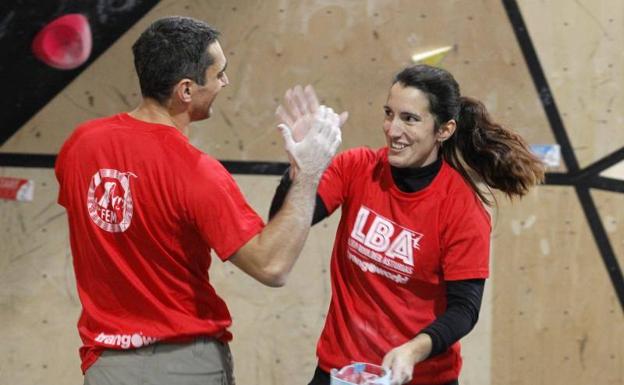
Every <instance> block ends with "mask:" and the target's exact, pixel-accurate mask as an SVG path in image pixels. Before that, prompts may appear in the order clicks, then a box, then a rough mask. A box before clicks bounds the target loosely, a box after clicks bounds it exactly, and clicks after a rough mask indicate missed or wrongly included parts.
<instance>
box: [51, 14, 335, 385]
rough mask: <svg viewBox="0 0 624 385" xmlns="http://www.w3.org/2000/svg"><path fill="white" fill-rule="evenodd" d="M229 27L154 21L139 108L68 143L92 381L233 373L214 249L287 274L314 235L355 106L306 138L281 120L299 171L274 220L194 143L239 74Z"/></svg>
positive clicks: (214, 379) (83, 330)
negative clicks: (316, 214) (318, 199)
mask: <svg viewBox="0 0 624 385" xmlns="http://www.w3.org/2000/svg"><path fill="white" fill-rule="evenodd" d="M217 37H218V32H217V31H215V30H214V29H212V28H211V27H210V26H208V25H207V24H206V23H203V22H201V21H198V20H194V19H191V18H183V17H168V18H164V19H161V20H158V21H156V22H154V23H153V24H152V25H151V26H150V27H149V28H148V29H147V30H146V31H145V32H143V34H141V36H140V37H139V39H138V40H137V41H136V43H135V44H134V46H133V53H134V57H135V67H136V71H137V74H138V77H139V82H140V86H141V93H142V95H143V101H142V102H141V104H140V105H139V107H138V108H137V109H135V110H134V111H132V112H130V113H121V114H118V115H115V116H112V117H107V118H103V119H97V120H93V121H89V122H86V123H84V124H82V125H81V126H79V127H78V128H77V129H76V130H75V131H74V133H73V134H72V135H71V137H70V138H69V139H68V140H67V142H66V143H65V144H64V145H63V148H62V149H61V152H60V153H59V156H58V160H57V164H56V168H55V171H56V175H57V179H58V181H59V184H60V191H59V203H60V204H61V205H63V206H64V207H66V209H67V214H68V221H69V228H70V239H71V248H72V253H73V257H74V270H75V274H76V281H77V286H78V294H79V296H80V300H81V303H82V307H83V311H82V314H81V317H80V320H79V322H78V330H79V333H80V336H81V338H82V341H83V346H82V347H81V349H80V355H81V359H82V370H83V372H84V373H85V384H125V383H132V384H135V383H137V384H179V383H184V384H195V383H197V384H199V383H201V384H224V383H225V384H232V383H233V378H232V367H231V360H230V354H229V349H228V346H227V342H228V341H229V340H231V338H232V335H231V334H230V332H229V331H228V330H227V328H228V327H229V326H230V324H231V317H230V314H229V312H228V309H227V307H226V305H225V302H224V301H223V300H222V299H221V298H220V297H219V296H218V295H217V294H216V293H215V291H214V289H213V288H212V286H211V285H210V283H209V280H208V274H207V270H208V268H209V266H210V251H211V250H214V251H215V253H216V254H217V255H218V256H219V258H221V259H222V260H224V261H226V260H227V261H230V262H232V263H233V264H234V265H236V266H237V267H238V268H240V269H241V270H243V271H244V272H245V273H247V274H249V275H250V276H252V277H253V278H255V279H257V280H258V281H260V282H262V283H263V284H266V285H269V286H281V285H283V284H284V281H285V279H286V276H287V274H288V272H289V271H290V269H291V268H292V266H293V264H294V262H295V260H296V258H297V256H298V255H299V253H300V251H301V249H302V246H303V243H304V241H305V238H306V237H307V234H308V231H309V227H310V224H311V219H312V211H313V207H314V200H315V193H316V187H317V185H318V182H319V178H320V176H321V174H322V173H323V171H324V169H325V168H326V166H327V164H328V163H329V161H330V159H331V157H332V156H333V155H334V153H335V152H336V149H337V147H338V146H339V144H340V127H339V126H340V125H341V124H342V123H343V120H344V119H340V118H339V117H338V115H336V114H335V113H334V112H333V111H332V110H331V109H328V108H326V107H323V106H321V107H320V108H319V109H318V110H317V112H316V114H314V116H313V117H312V116H311V115H310V118H309V119H308V120H307V121H306V122H305V123H304V124H307V125H308V128H309V129H310V131H309V134H307V135H306V136H305V138H303V140H301V141H299V138H297V142H295V141H294V140H293V138H292V136H291V132H290V129H289V128H288V127H286V126H281V130H282V134H283V136H284V139H285V141H286V148H287V151H288V154H289V157H291V159H293V160H294V161H295V163H296V165H297V166H298V173H297V177H296V178H295V180H294V182H293V186H292V188H291V191H290V193H289V195H288V198H287V200H286V202H285V204H284V207H283V208H282V209H281V210H280V212H279V213H278V214H277V215H276V216H275V218H274V219H272V220H271V221H270V222H269V223H268V224H266V226H265V225H264V223H263V222H262V220H261V219H260V218H259V217H258V215H257V214H256V213H255V212H254V211H253V210H252V209H251V208H250V207H249V205H248V204H247V203H246V201H245V199H244V198H243V196H242V194H241V192H240V191H239V189H238V187H237V186H236V183H235V182H234V180H233V179H232V177H231V175H230V174H229V173H228V172H227V171H226V170H225V169H224V168H223V167H222V166H221V164H220V163H219V162H218V161H216V160H215V159H213V158H211V157H210V156H208V155H206V154H204V153H202V152H201V151H199V150H198V149H196V148H194V147H193V146H192V145H191V144H190V143H189V142H188V138H187V135H188V130H189V124H190V123H191V122H193V121H198V120H202V119H206V118H208V117H210V115H211V111H212V103H213V101H214V100H215V97H216V96H217V94H218V93H219V91H220V90H221V89H222V88H223V87H225V86H226V85H227V84H228V83H229V80H228V77H227V75H226V73H225V68H226V65H227V61H226V58H225V56H224V54H223V50H222V49H221V46H220V44H219V42H218V40H217ZM308 92H311V90H310V89H308Z"/></svg>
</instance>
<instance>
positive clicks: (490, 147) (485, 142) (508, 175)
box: [441, 97, 544, 206]
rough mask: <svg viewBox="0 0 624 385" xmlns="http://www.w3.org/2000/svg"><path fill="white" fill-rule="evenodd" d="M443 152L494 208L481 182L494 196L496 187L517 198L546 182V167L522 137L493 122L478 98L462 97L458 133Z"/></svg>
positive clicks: (452, 137) (444, 146) (448, 160)
mask: <svg viewBox="0 0 624 385" xmlns="http://www.w3.org/2000/svg"><path fill="white" fill-rule="evenodd" d="M441 151H442V156H443V157H444V159H445V160H446V162H447V163H449V165H451V166H452V167H453V168H454V169H456V170H457V171H458V172H459V173H460V174H461V175H462V176H463V177H464V179H465V180H466V181H467V182H468V183H469V184H470V186H471V187H472V189H473V190H474V191H475V193H477V194H478V195H479V198H481V200H482V201H483V202H484V203H485V204H487V205H490V206H491V205H492V202H491V200H490V199H489V198H488V196H486V194H485V193H484V192H483V191H482V190H481V189H480V188H479V187H477V182H479V181H481V182H483V183H485V184H486V186H487V188H488V190H489V192H490V193H491V189H492V188H493V189H497V190H500V191H502V192H504V193H505V194H506V195H507V196H508V197H509V198H513V197H515V196H517V197H521V196H523V195H525V194H526V193H527V192H528V190H529V188H530V187H531V186H534V185H536V184H538V183H540V182H542V181H543V180H544V165H543V164H542V162H541V161H540V160H539V159H538V158H537V157H536V156H535V155H533V154H532V153H531V152H530V151H529V149H528V147H527V144H526V143H525V141H524V140H523V139H522V137H520V136H519V135H518V134H516V133H514V132H512V131H510V130H507V129H505V128H503V127H502V126H500V125H499V124H497V123H495V122H493V121H492V120H491V118H490V115H489V114H488V112H487V109H486V108H485V106H484V105H483V103H481V102H480V101H478V100H476V99H472V98H467V97H461V98H460V108H459V117H458V119H457V128H456V130H455V134H454V135H452V136H451V137H450V138H449V139H447V140H446V141H445V142H444V143H443V145H442V149H441ZM466 166H467V167H466ZM475 173H476V174H477V175H476V176H475Z"/></svg>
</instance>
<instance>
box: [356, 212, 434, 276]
mask: <svg viewBox="0 0 624 385" xmlns="http://www.w3.org/2000/svg"><path fill="white" fill-rule="evenodd" d="M371 214H372V215H371ZM422 237H423V235H422V234H420V233H417V232H415V231H412V230H410V229H407V228H405V227H402V226H400V225H398V224H396V223H394V222H392V221H391V220H390V219H388V218H384V217H383V216H381V215H379V214H377V213H375V212H373V211H372V210H370V209H368V208H367V207H364V206H362V207H360V210H359V211H358V214H357V218H356V219H355V226H353V230H352V231H351V238H353V239H355V240H357V241H358V242H359V243H361V244H362V245H364V246H366V247H367V248H369V249H370V250H373V251H375V252H377V253H382V254H384V255H385V256H387V257H389V258H391V259H394V260H399V261H401V262H403V263H404V264H406V265H408V266H412V267H413V266H414V249H420V240H421V239H422Z"/></svg>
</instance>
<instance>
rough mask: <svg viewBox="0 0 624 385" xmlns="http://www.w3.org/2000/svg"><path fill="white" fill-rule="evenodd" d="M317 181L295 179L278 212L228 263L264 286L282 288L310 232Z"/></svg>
mask: <svg viewBox="0 0 624 385" xmlns="http://www.w3.org/2000/svg"><path fill="white" fill-rule="evenodd" d="M318 179H319V177H318V176H310V175H302V174H300V175H298V176H297V177H296V179H295V180H294V181H293V183H292V186H291V187H290V190H289V191H288V195H287V196H286V199H285V201H284V204H283V206H282V207H281V209H280V210H279V211H278V212H277V214H276V215H275V216H274V217H273V218H272V219H271V220H270V221H269V223H268V224H267V225H266V227H265V228H264V230H263V231H262V232H261V233H260V234H258V235H256V236H255V237H254V238H253V239H252V240H250V241H249V242H248V243H247V244H246V245H245V246H243V247H242V248H241V249H240V250H239V251H238V252H237V253H236V254H235V255H234V257H233V258H232V259H231V261H232V262H233V263H234V264H235V265H237V266H238V267H239V268H241V269H242V270H243V271H245V272H246V273H247V274H249V275H251V276H252V277H254V278H255V279H257V280H258V281H260V282H262V283H264V284H265V285H269V286H283V285H284V283H285V282H286V277H287V276H288V273H289V272H290V270H291V269H292V267H293V265H294V264H295V262H296V260H297V257H298V256H299V254H300V253H301V250H302V249H303V245H304V243H305V240H306V238H307V236H308V232H309V231H310V226H311V223H312V214H313V212H314V202H315V199H316V189H317V187H318Z"/></svg>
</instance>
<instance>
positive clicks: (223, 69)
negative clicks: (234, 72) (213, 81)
mask: <svg viewBox="0 0 624 385" xmlns="http://www.w3.org/2000/svg"><path fill="white" fill-rule="evenodd" d="M227 65H228V62H227V60H226V61H225V65H224V66H223V68H222V69H221V71H219V73H223V72H225V69H226V68H227Z"/></svg>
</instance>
